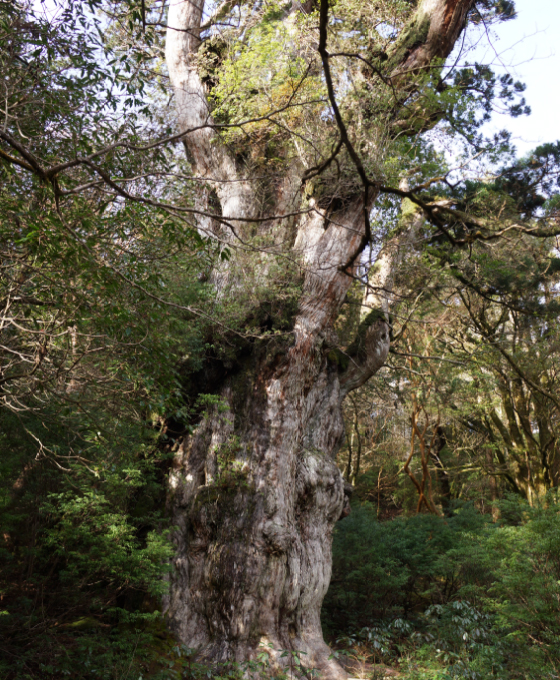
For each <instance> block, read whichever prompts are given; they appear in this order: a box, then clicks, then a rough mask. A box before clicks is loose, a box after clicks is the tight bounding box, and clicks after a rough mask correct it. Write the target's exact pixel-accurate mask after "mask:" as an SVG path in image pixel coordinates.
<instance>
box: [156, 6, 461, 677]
mask: <svg viewBox="0 0 560 680" xmlns="http://www.w3.org/2000/svg"><path fill="white" fill-rule="evenodd" d="M321 5H322V16H323V19H325V17H327V16H328V15H327V7H326V3H325V1H324V0H323V3H321ZM472 5H473V2H472V0H453V1H452V0H423V1H422V2H420V3H419V5H418V7H417V9H416V10H415V12H414V14H413V16H412V17H411V20H410V22H409V27H410V28H411V27H413V26H415V25H416V24H417V23H418V21H419V17H424V19H425V20H426V21H428V22H429V29H428V30H427V31H426V32H425V33H423V34H422V40H420V41H419V42H418V40H417V41H416V42H415V43H413V46H412V47H410V49H409V47H407V48H406V49H404V50H401V52H399V55H400V56H399V55H397V54H396V52H394V53H393V54H392V55H391V62H390V64H391V69H392V73H393V75H394V76H395V77H394V78H393V80H394V81H395V83H396V86H397V87H400V83H401V82H402V83H405V81H407V82H408V85H407V87H409V85H410V83H409V76H408V75H407V77H406V79H405V78H404V77H403V78H401V76H400V75H399V76H398V78H397V77H396V76H397V74H402V73H405V72H406V73H410V72H412V73H413V74H414V73H417V72H418V71H419V70H420V69H422V68H427V67H429V66H430V64H431V62H432V60H433V59H434V58H435V57H437V58H445V56H447V54H448V53H449V51H450V50H451V49H452V47H453V43H454V40H455V39H456V37H457V36H458V35H459V33H460V30H461V28H462V26H463V24H464V18H465V17H466V14H467V12H468V10H469V9H470V8H471V7H472ZM298 7H299V5H298ZM306 8H307V5H306ZM304 11H306V10H305V8H304ZM449 12H451V14H449ZM202 14H203V0H188V1H187V0H185V1H182V0H174V2H173V3H171V5H170V8H169V16H168V26H169V27H168V32H167V45H166V56H167V63H168V68H169V74H170V78H171V83H172V85H173V88H174V91H175V96H176V103H177V118H178V125H179V129H180V131H181V132H182V133H184V137H183V139H184V144H185V147H186V150H187V154H188V157H189V160H190V162H191V164H192V166H193V169H194V171H195V172H196V174H197V175H198V176H200V177H206V178H208V187H209V190H208V191H205V192H200V194H199V198H198V200H199V203H200V206H199V207H201V208H203V209H204V212H205V213H206V214H207V213H208V212H209V211H208V210H207V208H208V206H207V205H206V202H207V201H208V196H209V191H210V190H211V191H213V192H215V196H216V197H217V199H218V201H219V204H220V217H221V218H223V220H227V221H228V223H229V224H230V225H231V226H232V227H233V228H237V227H239V232H240V234H242V235H243V234H244V233H245V232H246V231H247V233H249V232H250V230H251V229H253V233H254V230H255V229H256V230H257V231H258V233H259V234H262V235H266V234H267V233H268V232H267V230H276V231H275V233H276V234H277V239H276V241H277V242H282V243H285V244H287V251H286V253H287V254H288V255H289V256H290V257H292V258H294V259H298V258H299V261H301V262H302V269H303V272H304V273H303V276H302V292H301V295H300V298H299V304H298V308H297V312H296V313H295V316H294V317H293V319H292V328H293V331H292V335H291V337H292V338H293V339H292V340H291V343H290V344H289V345H288V346H287V347H286V349H285V351H284V352H283V354H282V356H280V357H278V356H274V357H271V356H269V355H268V354H267V353H266V352H260V351H258V350H257V348H256V347H255V349H254V351H253V352H252V353H251V354H250V355H249V357H248V358H246V359H245V360H244V362H243V363H242V364H240V365H239V366H238V367H237V369H236V370H233V369H228V370H225V371H224V372H223V375H222V376H221V380H220V382H219V384H218V385H216V387H215V390H214V392H213V394H214V395H215V397H216V399H217V401H218V403H217V404H216V405H214V406H211V407H209V408H208V410H207V412H206V413H205V415H204V417H203V418H202V420H201V422H200V423H199V424H198V426H197V427H196V429H195V431H194V432H193V434H192V435H189V436H187V437H186V438H185V439H184V440H183V441H182V442H181V443H180V446H179V448H178V451H177V455H176V457H175V461H174V466H173V470H172V473H171V475H170V480H169V486H170V499H169V504H170V509H171V512H172V516H173V521H174V524H175V525H176V527H177V530H176V532H175V543H176V548H177V551H176V556H175V559H174V561H173V562H174V570H173V572H172V574H171V577H170V590H169V595H168V598H167V602H166V611H167V616H168V620H169V622H170V626H171V628H172V629H173V630H174V632H175V633H176V634H177V636H178V637H179V639H180V640H181V641H182V642H184V643H185V644H186V645H187V646H189V647H192V648H196V649H197V650H199V655H200V658H201V659H205V660H207V661H209V662H213V663H227V662H228V661H244V660H247V659H250V658H253V657H254V656H255V654H256V653H257V652H258V651H259V647H260V646H261V647H262V645H264V646H265V647H264V648H265V649H266V650H268V652H269V654H270V656H271V658H272V661H273V663H275V664H276V665H285V664H284V662H283V660H282V657H281V656H280V651H281V650H289V651H295V650H297V651H299V652H302V653H303V656H302V661H303V663H304V665H306V666H308V667H315V668H317V669H318V670H319V672H320V674H321V675H320V677H322V678H324V679H325V680H343V679H345V678H346V677H347V674H346V673H345V672H344V671H343V670H342V668H341V667H340V666H339V665H338V664H337V663H336V661H334V660H333V659H331V658H330V650H329V648H328V647H327V645H326V644H325V642H324V640H323V636H322V631H321V623H320V610H321V603H322V600H323V598H324V595H325V593H326V591H327V588H328V585H329V580H330V572H331V541H332V532H333V528H334V526H335V523H336V522H337V520H338V519H339V518H340V517H341V515H342V514H343V512H345V508H346V507H347V500H345V498H346V494H347V493H348V491H349V490H348V489H345V484H344V480H343V477H342V475H341V473H340V471H339V470H338V468H337V466H336V464H335V462H334V456H335V455H336V452H337V450H338V448H339V447H340V445H341V443H342V441H343V437H344V426H343V421H342V408H341V407H342V402H343V399H344V398H345V396H346V395H347V394H348V393H349V392H350V391H351V390H353V389H356V388H357V387H359V386H360V385H362V384H363V383H365V382H366V381H367V380H368V379H369V378H370V377H371V376H372V375H374V374H375V372H376V371H378V370H379V368H380V367H381V366H382V365H383V364H384V362H385V360H386V357H387V354H388V351H389V329H388V323H387V320H386V317H385V316H384V314H381V315H373V317H372V318H371V319H370V322H371V323H369V324H368V325H367V327H364V328H361V336H360V341H359V343H358V344H357V346H356V348H355V349H356V351H355V353H354V351H352V356H350V357H349V360H348V362H347V363H346V365H345V366H341V365H340V364H339V362H337V361H332V360H331V359H330V358H329V357H330V356H332V351H333V349H336V345H337V338H336V334H335V332H334V330H333V326H334V322H335V320H336V318H337V315H338V313H339V310H340V307H341V305H342V303H343V301H344V299H345V296H346V293H347V292H348V290H349V287H350V285H351V284H352V281H353V275H354V273H355V269H356V263H357V254H358V253H359V252H361V250H363V248H364V246H365V245H367V242H368V240H369V238H368V233H367V229H368V217H369V210H370V209H371V207H372V205H373V201H374V200H375V198H376V196H377V193H378V192H377V190H376V185H375V183H374V182H373V181H371V180H370V179H369V178H368V177H367V176H366V174H365V170H364V169H363V166H362V165H361V161H360V158H359V155H358V151H355V150H354V148H353V147H352V143H351V139H350V137H349V135H348V134H347V135H346V137H345V136H344V130H345V127H344V120H343V118H342V114H340V112H339V118H340V120H338V119H337V121H336V122H337V124H338V127H339V132H340V142H339V143H338V144H337V145H336V152H335V155H336V154H337V153H339V152H340V150H341V148H342V146H345V148H346V150H347V151H348V153H350V155H351V156H352V153H351V152H353V153H354V155H355V157H353V161H354V166H355V168H356V172H357V173H358V175H359V177H360V180H361V184H362V187H363V191H362V192H361V193H359V195H356V194H355V193H354V194H352V195H349V196H347V197H345V198H346V200H345V201H343V202H342V206H341V207H340V208H339V209H337V210H334V209H332V208H320V207H318V206H317V204H315V203H314V202H313V201H311V208H312V209H311V210H306V211H302V215H301V217H300V218H299V219H297V218H294V219H295V224H293V223H289V224H286V222H287V221H286V220H283V219H282V216H283V215H284V214H286V213H288V212H293V208H292V206H293V205H302V201H303V197H302V194H301V192H300V187H301V185H302V180H303V179H304V178H305V177H306V176H307V175H308V174H309V172H308V171H306V169H305V168H304V167H298V166H297V165H296V166H290V167H288V168H286V171H285V174H284V176H279V177H276V178H274V179H273V180H271V186H270V187H268V194H267V195H269V196H273V197H274V201H273V205H272V206H271V207H270V208H269V212H268V213H267V214H266V215H265V217H269V218H270V221H269V222H266V221H265V222H262V223H261V224H260V226H256V225H252V226H251V225H250V224H247V221H246V218H247V217H248V216H250V215H251V214H254V210H253V209H254V206H255V205H257V204H258V203H259V201H258V199H259V196H258V194H257V186H258V184H257V183H256V182H254V181H253V178H252V177H251V175H250V172H249V170H248V168H247V167H245V166H243V165H242V164H240V163H239V161H238V160H237V159H236V158H235V157H234V156H233V155H232V154H231V152H230V151H229V149H228V148H227V147H226V146H225V145H224V144H223V143H222V141H221V139H220V138H219V136H218V134H217V133H216V132H215V130H214V128H213V127H212V122H213V121H212V115H211V110H210V106H209V104H208V101H207V93H206V90H205V86H204V84H203V82H202V80H201V78H200V76H199V74H198V72H197V63H196V53H197V50H198V46H199V44H200V30H201V21H202ZM327 29H328V26H327V25H326V24H324V25H323V26H322V29H321V31H322V32H321V36H320V43H321V50H322V54H321V57H322V60H323V65H324V67H325V69H326V70H325V75H326V71H328V61H329V56H328V51H327V38H328V31H327ZM411 30H412V28H411ZM407 45H408V43H407ZM399 49H400V48H399ZM411 60H412V61H411ZM330 94H331V103H332V104H333V105H334V106H336V92H335V91H334V89H332V92H330ZM333 160H334V159H328V160H326V161H325V162H324V163H322V164H321V163H319V164H318V166H317V168H316V169H314V170H313V172H317V173H320V172H323V171H324V170H325V168H326V167H327V166H328V165H329V164H330V163H331V162H333ZM261 191H262V189H261ZM197 207H198V206H197ZM223 220H222V224H223ZM204 226H205V228H206V233H207V232H208V229H210V230H212V229H214V230H216V229H218V227H216V225H215V224H212V221H211V220H210V221H209V222H208V224H205V225H204ZM219 229H221V231H220V234H219V236H220V238H221V239H225V240H229V242H231V243H234V240H235V235H234V234H232V230H231V229H230V228H229V227H228V226H227V225H225V226H220V227H219ZM292 231H294V233H295V234H296V235H295V238H292V237H290V233H291V232H292ZM236 257H237V255H236V252H235V250H233V251H232V262H231V263H229V264H228V265H227V266H230V267H233V266H234V265H235V258H236ZM269 261H270V259H269V258H268V259H267V257H265V256H264V255H263V259H262V263H261V265H260V266H261V267H262V276H263V277H266V275H267V272H268V267H269V264H268V263H269ZM349 274H350V276H349ZM216 280H218V279H216ZM229 283H230V285H232V286H233V287H234V289H235V286H236V285H241V284H240V283H238V282H237V283H236V282H234V283H232V279H230V280H229ZM193 396H194V397H196V395H193Z"/></svg>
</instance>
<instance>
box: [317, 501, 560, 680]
mask: <svg viewBox="0 0 560 680" xmlns="http://www.w3.org/2000/svg"><path fill="white" fill-rule="evenodd" d="M500 513H501V518H502V519H501V520H500V521H499V522H496V523H492V522H491V521H489V519H488V517H484V516H481V515H479V514H477V513H476V511H475V510H474V509H473V508H472V506H467V505H465V506H462V507H457V508H456V509H455V512H454V513H453V515H452V516H451V517H449V518H439V517H433V516H428V515H417V516H414V517H410V518H402V517H401V518H397V519H395V520H393V521H390V522H384V523H381V522H378V521H377V519H376V513H375V510H374V509H373V508H372V507H371V506H369V505H367V504H366V505H356V506H355V507H354V508H353V512H352V514H351V515H350V516H349V517H348V518H346V519H345V520H343V521H342V522H340V524H339V526H338V528H337V531H336V535H335V540H334V560H333V581H332V585H331V588H330V590H329V593H328V595H327V598H326V601H325V607H324V624H325V630H326V632H327V633H328V634H329V635H330V636H331V637H337V638H338V642H339V645H340V644H342V645H346V646H350V647H354V648H356V647H360V649H362V651H363V649H367V650H368V652H367V654H368V656H369V658H370V659H372V660H375V661H377V662H379V661H381V662H384V663H392V662H396V661H398V663H399V664H400V669H401V670H403V671H405V670H406V672H407V673H408V675H407V677H409V678H411V679H412V678H417V679H418V680H419V679H420V678H433V679H434V680H435V679H436V678H437V679H441V680H446V679H447V680H448V679H450V678H470V679H471V680H486V678H491V677H492V678H500V679H502V680H517V679H519V680H537V679H538V680H541V679H542V678H558V677H560V503H559V502H558V499H557V498H556V496H550V497H548V498H547V499H545V500H543V502H542V503H541V504H540V505H538V506H537V507H530V506H529V505H528V504H527V503H525V502H524V501H521V500H519V499H518V498H507V499H505V500H504V501H502V502H501V503H500Z"/></svg>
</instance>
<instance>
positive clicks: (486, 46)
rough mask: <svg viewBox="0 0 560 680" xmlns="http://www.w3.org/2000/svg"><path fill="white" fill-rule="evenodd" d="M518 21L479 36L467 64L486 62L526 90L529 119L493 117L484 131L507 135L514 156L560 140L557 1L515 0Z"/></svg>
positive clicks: (559, 2) (559, 17)
mask: <svg viewBox="0 0 560 680" xmlns="http://www.w3.org/2000/svg"><path fill="white" fill-rule="evenodd" d="M515 6H516V10H517V17H516V18H515V19H513V20H511V21H507V22H504V23H500V24H497V25H496V26H494V27H492V28H491V29H490V31H489V35H487V34H486V32H484V31H481V33H480V34H479V35H478V38H479V40H478V42H477V45H476V48H475V50H474V51H473V53H471V54H470V55H469V61H471V60H476V61H478V62H480V63H490V64H491V65H492V66H493V68H494V69H495V71H496V72H497V73H499V74H501V73H504V72H508V73H510V74H511V75H512V76H513V78H514V79H515V80H520V81H521V82H524V83H525V84H526V85H527V90H526V91H525V93H524V96H525V98H526V100H527V104H529V106H530V107H531V109H532V113H531V115H530V116H521V117H520V118H516V119H513V118H510V117H508V116H505V115H494V117H493V120H492V122H491V123H489V124H488V125H487V127H486V128H485V130H486V131H487V132H491V131H498V130H501V129H504V128H505V129H507V130H510V131H511V132H512V134H513V140H514V144H515V146H516V148H517V151H518V155H520V156H524V155H526V154H527V153H528V152H529V151H531V150H532V149H534V148H535V147H536V146H538V145H539V144H542V143H544V142H555V141H557V140H560V0H515Z"/></svg>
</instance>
